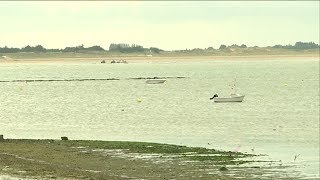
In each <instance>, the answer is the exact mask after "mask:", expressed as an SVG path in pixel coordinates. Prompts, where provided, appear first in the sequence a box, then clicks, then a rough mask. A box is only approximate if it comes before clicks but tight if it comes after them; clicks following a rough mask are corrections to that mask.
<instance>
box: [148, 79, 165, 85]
mask: <svg viewBox="0 0 320 180" xmlns="http://www.w3.org/2000/svg"><path fill="white" fill-rule="evenodd" d="M165 81H166V80H165V79H148V80H147V81H146V83H147V84H162V83H164V82H165Z"/></svg>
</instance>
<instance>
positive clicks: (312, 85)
mask: <svg viewBox="0 0 320 180" xmlns="http://www.w3.org/2000/svg"><path fill="white" fill-rule="evenodd" d="M155 76H158V77H178V76H181V77H189V78H185V79H174V78H172V79H168V80H167V81H166V82H165V83H164V84H146V83H145V80H143V79H128V78H135V77H155ZM90 78H98V79H105V78H115V79H120V80H118V81H67V82H65V81H53V82H50V81H49V82H48V81H40V82H27V83H26V82H2V83H1V84H0V92H1V94H0V100H1V105H0V132H1V134H4V135H5V138H6V137H9V138H54V139H57V138H59V137H61V136H68V137H69V138H70V139H98V140H130V141H148V142H163V143H174V144H184V145H189V146H203V147H209V148H217V149H224V150H232V151H241V152H248V153H254V154H268V156H266V158H267V159H270V160H275V161H279V160H281V162H282V163H283V165H284V166H285V165H294V166H293V169H292V170H293V171H296V172H299V173H300V174H302V175H307V176H309V177H319V169H318V168H319V144H318V143H319V62H318V61H317V60H301V61H290V60H270V61H258V60H250V61H212V62H208V61H207V62H204V61H201V62H178V63H147V62H146V63H131V64H112V65H111V64H100V63H99V64H89V63H79V64H58V65H53V64H49V65H46V64H38V65H34V64H33V65H31V64H29V65H28V64H19V65H14V64H10V65H8V64H0V80H1V81H12V80H18V79H19V80H21V79H25V80H27V79H90ZM234 78H236V79H237V92H239V93H242V94H245V95H246V97H245V99H244V102H242V103H221V104H220V103H219V104H217V103H214V102H213V101H210V100H209V98H210V97H212V95H213V94H215V93H218V94H219V96H226V95H229V93H230V92H231V90H230V85H231V84H232V82H233V80H234Z"/></svg>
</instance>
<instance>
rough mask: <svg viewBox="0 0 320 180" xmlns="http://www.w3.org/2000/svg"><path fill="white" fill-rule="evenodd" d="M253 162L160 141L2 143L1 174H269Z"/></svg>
mask: <svg viewBox="0 0 320 180" xmlns="http://www.w3.org/2000/svg"><path fill="white" fill-rule="evenodd" d="M250 158H254V156H253V155H250V154H242V153H236V152H223V151H216V150H213V149H205V148H196V147H194V148H191V147H186V146H176V145H168V144H156V143H141V142H117V141H113V142H110V141H70V140H69V141H61V140H12V139H10V140H9V139H5V140H3V141H0V174H2V175H1V178H3V179H17V178H26V179H52V178H58V179H65V178H66V179H233V178H235V177H247V178H248V177H252V178H254V177H264V176H265V177H269V176H270V172H269V173H268V168H263V167H259V166H253V165H252V166H251V165H250V164H251V163H252V162H253V161H252V160H248V159H250ZM264 163H266V162H264ZM222 167H226V168H222ZM273 173H274V171H273ZM273 173H272V174H273ZM273 175H274V174H273Z"/></svg>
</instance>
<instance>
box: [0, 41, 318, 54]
mask: <svg viewBox="0 0 320 180" xmlns="http://www.w3.org/2000/svg"><path fill="white" fill-rule="evenodd" d="M254 47H258V46H254ZM268 47H270V46H268ZM271 47H272V48H277V49H296V50H305V49H316V48H319V47H320V46H319V45H318V44H316V43H314V42H300V41H299V42H296V43H295V45H290V44H289V45H285V46H283V45H274V46H271ZM230 48H248V47H247V46H246V45H245V44H242V45H237V44H232V45H230V46H227V45H224V44H222V45H220V47H219V50H224V49H230ZM193 50H215V49H214V48H213V47H208V48H206V49H201V48H194V49H192V50H190V49H186V50H178V51H193ZM92 51H96V52H99V51H100V52H102V51H109V52H119V53H134V52H140V53H143V52H144V53H160V52H162V51H164V50H162V49H159V48H156V47H150V48H144V47H143V46H141V45H137V44H132V45H129V44H123V43H120V44H115V43H112V44H110V46H109V50H105V49H103V48H102V47H101V46H98V45H95V46H91V47H87V48H86V47H84V45H80V46H75V47H65V48H64V49H46V48H44V47H43V46H42V45H36V46H30V45H27V46H25V47H23V48H13V47H11V48H9V47H7V46H4V47H0V53H17V52H74V53H76V52H78V53H85V52H92Z"/></svg>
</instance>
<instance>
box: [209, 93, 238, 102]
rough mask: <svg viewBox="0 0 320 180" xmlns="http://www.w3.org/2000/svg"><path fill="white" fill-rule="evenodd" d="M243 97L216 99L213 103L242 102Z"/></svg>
mask: <svg viewBox="0 0 320 180" xmlns="http://www.w3.org/2000/svg"><path fill="white" fill-rule="evenodd" d="M243 98H244V95H241V96H231V97H216V98H214V99H213V100H214V102H242V101H243Z"/></svg>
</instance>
